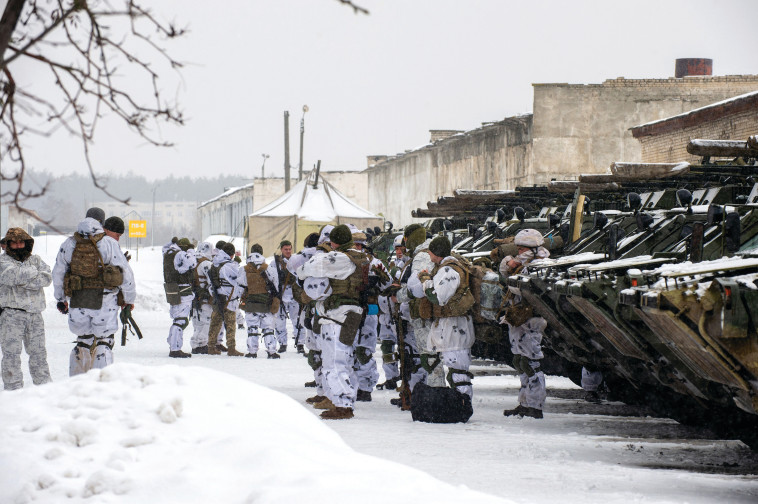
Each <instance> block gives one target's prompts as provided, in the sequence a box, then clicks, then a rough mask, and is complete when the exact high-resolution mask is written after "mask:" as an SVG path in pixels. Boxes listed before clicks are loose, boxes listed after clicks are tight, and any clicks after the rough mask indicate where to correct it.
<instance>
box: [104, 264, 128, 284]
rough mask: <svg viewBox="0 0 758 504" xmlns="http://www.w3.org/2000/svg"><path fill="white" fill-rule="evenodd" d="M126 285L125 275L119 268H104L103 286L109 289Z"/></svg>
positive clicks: (109, 265) (106, 266)
mask: <svg viewBox="0 0 758 504" xmlns="http://www.w3.org/2000/svg"><path fill="white" fill-rule="evenodd" d="M122 283H124V273H123V272H122V271H121V268H119V267H118V266H113V265H112V264H106V265H105V267H104V268H103V284H105V286H106V287H108V288H111V289H112V288H115V287H118V286H120V285H121V284H122Z"/></svg>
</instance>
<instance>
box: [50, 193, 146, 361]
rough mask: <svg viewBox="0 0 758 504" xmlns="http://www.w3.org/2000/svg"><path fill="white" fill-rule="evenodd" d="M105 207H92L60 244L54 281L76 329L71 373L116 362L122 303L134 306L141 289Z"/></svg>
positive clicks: (62, 307)
mask: <svg viewBox="0 0 758 504" xmlns="http://www.w3.org/2000/svg"><path fill="white" fill-rule="evenodd" d="M104 221H105V213H104V212H103V210H102V209H100V208H97V207H93V208H90V209H89V210H87V215H86V217H85V219H84V220H83V221H81V222H80V223H79V225H78V226H77V230H76V233H74V236H72V237H70V238H68V239H67V240H66V241H65V242H63V244H62V245H61V248H60V250H58V255H57V257H56V258H55V266H54V267H53V286H54V295H55V299H56V300H57V301H58V311H60V312H61V313H63V314H68V327H69V329H70V330H71V332H73V333H74V334H75V335H76V346H75V347H74V349H73V350H72V351H71V356H70V360H69V375H70V376H74V375H77V374H81V373H86V372H87V371H89V370H90V369H92V368H104V367H106V366H108V365H110V364H112V363H113V351H112V350H113V343H114V333H115V331H116V329H118V315H119V306H120V307H121V308H122V309H129V310H132V309H133V308H134V301H135V298H136V297H137V292H136V289H135V284H134V275H133V274H132V270H131V268H130V267H129V263H128V262H127V260H126V257H125V256H124V254H123V252H121V248H120V247H119V246H118V242H117V241H116V240H114V239H113V238H111V237H110V236H106V235H105V232H104V230H103V222H104Z"/></svg>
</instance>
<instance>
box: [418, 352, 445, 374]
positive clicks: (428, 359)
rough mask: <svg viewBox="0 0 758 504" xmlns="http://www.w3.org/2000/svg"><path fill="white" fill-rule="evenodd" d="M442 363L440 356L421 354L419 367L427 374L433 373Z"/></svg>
mask: <svg viewBox="0 0 758 504" xmlns="http://www.w3.org/2000/svg"><path fill="white" fill-rule="evenodd" d="M440 362H442V359H440V354H421V367H422V368H424V370H426V372H427V373H431V372H432V371H434V368H436V367H437V366H438V365H439V363H440Z"/></svg>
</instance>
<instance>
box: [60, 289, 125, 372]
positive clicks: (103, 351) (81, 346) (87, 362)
mask: <svg viewBox="0 0 758 504" xmlns="http://www.w3.org/2000/svg"><path fill="white" fill-rule="evenodd" d="M68 328H69V329H70V330H71V332H72V333H74V334H75V335H76V346H75V347H74V349H73V350H71V356H70V358H69V368H68V374H69V376H74V375H78V374H82V373H86V372H87V371H89V370H90V369H92V368H98V369H100V368H104V367H105V366H108V365H110V364H113V352H112V350H113V343H114V337H113V335H114V333H115V332H116V330H117V329H118V304H117V303H116V293H115V292H110V293H106V294H104V295H103V305H102V306H101V307H100V308H99V309H97V310H93V309H90V308H71V309H69V312H68Z"/></svg>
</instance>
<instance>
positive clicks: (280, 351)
mask: <svg viewBox="0 0 758 504" xmlns="http://www.w3.org/2000/svg"><path fill="white" fill-rule="evenodd" d="M286 351H287V345H280V346H279V353H284V352H286Z"/></svg>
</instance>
